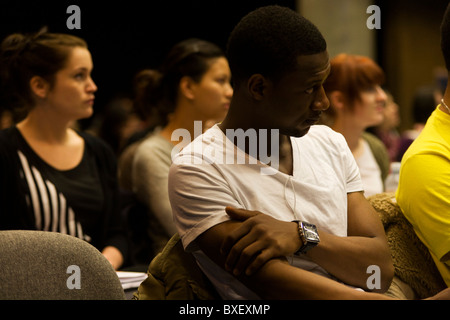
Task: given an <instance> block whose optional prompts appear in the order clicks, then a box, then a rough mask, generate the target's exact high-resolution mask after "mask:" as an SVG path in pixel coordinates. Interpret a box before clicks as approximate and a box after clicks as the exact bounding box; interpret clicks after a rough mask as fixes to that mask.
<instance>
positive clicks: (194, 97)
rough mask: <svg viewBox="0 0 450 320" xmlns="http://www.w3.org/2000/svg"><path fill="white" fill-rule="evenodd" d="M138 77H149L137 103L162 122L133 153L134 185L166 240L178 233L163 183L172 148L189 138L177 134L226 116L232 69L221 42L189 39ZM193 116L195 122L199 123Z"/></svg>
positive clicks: (201, 128)
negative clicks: (151, 109) (151, 108)
mask: <svg viewBox="0 0 450 320" xmlns="http://www.w3.org/2000/svg"><path fill="white" fill-rule="evenodd" d="M140 76H141V77H144V78H147V80H146V81H147V85H146V86H145V85H144V86H142V82H140V83H141V86H140V88H141V90H143V92H144V93H143V94H140V95H138V96H140V97H143V99H146V100H145V101H143V102H141V105H143V104H145V103H147V104H151V105H153V106H156V108H157V110H158V111H159V114H160V118H161V119H162V125H161V126H159V127H158V128H157V129H156V130H154V132H153V133H152V134H151V135H150V136H148V137H147V138H146V139H145V140H144V141H143V142H142V143H141V144H140V145H139V147H138V148H137V150H136V152H135V154H134V160H133V166H132V185H133V186H132V188H133V191H134V192H135V193H136V194H137V197H138V199H140V200H141V201H142V202H143V203H144V204H145V205H146V206H147V207H148V208H150V210H151V212H152V213H153V214H154V216H155V218H156V221H157V223H158V224H159V225H160V226H161V228H160V229H159V230H155V233H156V232H161V233H162V236H161V237H162V238H163V239H164V238H166V237H170V236H171V235H172V234H174V233H175V232H176V229H175V225H174V222H173V218H172V209H171V206H170V202H169V196H168V185H167V183H168V174H169V167H170V165H171V163H172V152H173V150H178V148H179V147H180V145H178V144H179V143H181V144H184V143H186V142H190V141H184V138H181V136H180V135H179V134H178V133H185V134H186V133H189V136H190V139H191V140H193V139H194V137H195V135H196V134H199V133H200V134H201V133H202V131H204V130H206V129H207V128H208V127H210V126H211V125H212V124H214V123H217V122H220V121H222V120H223V119H224V118H225V116H226V114H227V112H228V108H229V104H230V100H231V96H232V94H233V90H232V88H231V85H230V79H231V74H230V69H229V66H228V61H227V59H226V58H225V55H224V53H223V52H222V50H221V49H220V48H219V47H217V46H216V45H215V44H212V43H210V42H207V41H204V40H199V39H188V40H185V41H182V42H180V43H178V44H176V45H175V46H174V47H173V48H172V49H171V51H170V52H169V54H168V55H167V57H166V59H165V61H164V63H163V65H162V66H161V68H160V70H158V71H155V70H153V71H143V72H142V73H141V74H140ZM195 121H199V122H197V128H195V123H194V122H195ZM176 130H179V131H176ZM172 134H174V136H173V137H172ZM184 136H185V137H186V136H187V135H184ZM179 140H180V141H179ZM174 147H176V148H177V149H174ZM164 243H165V242H164V240H162V241H161V244H164Z"/></svg>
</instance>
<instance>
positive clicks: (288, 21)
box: [227, 5, 327, 84]
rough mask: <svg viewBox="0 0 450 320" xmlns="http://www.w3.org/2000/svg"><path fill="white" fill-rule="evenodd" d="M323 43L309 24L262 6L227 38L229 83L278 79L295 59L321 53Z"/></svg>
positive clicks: (278, 8) (293, 14)
mask: <svg viewBox="0 0 450 320" xmlns="http://www.w3.org/2000/svg"><path fill="white" fill-rule="evenodd" d="M326 47H327V45H326V41H325V39H324V38H323V36H322V34H321V33H320V31H319V30H318V29H317V27H316V26H315V25H314V24H312V23H311V22H310V21H309V20H307V19H306V18H304V17H303V16H301V15H300V14H298V13H297V12H295V11H293V10H292V9H289V8H286V7H281V6H277V5H274V6H266V7H262V8H259V9H256V10H254V11H252V12H250V13H249V14H248V15H246V16H245V17H244V18H242V20H241V21H240V22H239V23H238V24H237V25H236V27H235V28H234V30H233V31H232V32H231V34H230V38H229V40H228V45H227V57H228V60H229V64H230V69H231V74H232V77H233V82H234V83H235V84H237V83H238V82H240V81H243V80H246V79H248V78H249V77H250V76H251V75H253V74H256V73H259V74H262V75H263V76H266V77H268V78H272V79H278V78H279V77H280V76H281V75H283V74H285V73H286V72H287V71H290V70H293V69H294V68H295V67H296V66H297V57H298V56H301V55H311V54H316V53H321V52H324V51H325V50H326Z"/></svg>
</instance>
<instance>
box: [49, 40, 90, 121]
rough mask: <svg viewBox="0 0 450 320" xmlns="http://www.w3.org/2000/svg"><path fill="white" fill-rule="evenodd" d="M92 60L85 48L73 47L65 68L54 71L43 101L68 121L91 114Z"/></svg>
mask: <svg viewBox="0 0 450 320" xmlns="http://www.w3.org/2000/svg"><path fill="white" fill-rule="evenodd" d="M92 69H93V62H92V57H91V54H90V52H89V51H88V50H87V49H86V48H82V47H75V48H73V49H71V52H70V53H69V56H68V59H67V63H66V65H65V67H64V68H63V69H61V70H59V71H58V72H57V73H56V74H55V82H54V85H53V87H51V88H50V89H49V91H48V94H47V96H46V98H45V100H46V103H47V104H48V105H49V106H51V107H52V108H53V110H54V111H56V112H57V113H58V114H59V115H61V116H62V117H64V118H67V119H69V120H79V119H83V118H88V117H90V116H91V115H92V113H93V105H94V99H95V96H94V93H95V92H96V91H97V86H96V85H95V83H94V81H93V80H92V78H91V72H92Z"/></svg>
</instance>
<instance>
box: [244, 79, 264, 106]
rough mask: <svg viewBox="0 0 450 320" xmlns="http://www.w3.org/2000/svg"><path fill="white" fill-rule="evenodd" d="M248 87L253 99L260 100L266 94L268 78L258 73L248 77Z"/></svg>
mask: <svg viewBox="0 0 450 320" xmlns="http://www.w3.org/2000/svg"><path fill="white" fill-rule="evenodd" d="M247 89H248V92H249V93H250V95H251V96H252V98H253V99H255V100H258V101H260V100H262V99H263V97H264V94H266V89H267V79H266V78H265V77H264V76H263V75H261V74H259V73H256V74H254V75H252V76H251V77H250V78H249V79H248V81H247Z"/></svg>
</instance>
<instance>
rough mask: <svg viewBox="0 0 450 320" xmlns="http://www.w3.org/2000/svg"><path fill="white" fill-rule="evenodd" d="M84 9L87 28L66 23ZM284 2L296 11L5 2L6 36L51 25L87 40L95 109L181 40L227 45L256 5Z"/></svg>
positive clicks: (225, 5) (210, 4)
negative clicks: (285, 8)
mask: <svg viewBox="0 0 450 320" xmlns="http://www.w3.org/2000/svg"><path fill="white" fill-rule="evenodd" d="M72 4H76V5H78V6H79V7H80V10H81V29H80V30H76V29H74V30H69V29H68V28H67V26H66V21H67V19H68V18H69V17H70V16H71V14H68V13H66V11H67V7H68V6H70V5H72ZM267 4H280V5H283V6H288V7H290V8H293V9H295V0H283V1H273V0H272V1H265V0H257V1H255V0H241V1H235V0H233V1H215V0H212V1H211V0H210V1H205V0H201V1H200V0H185V1H173V0H171V1H142V0H139V1H136V0H128V1H120V2H117V1H116V2H105V1H73V0H72V1H67V0H63V1H48V0H47V1H30V0H28V1H24V0H13V1H11V0H6V1H5V0H2V2H1V4H0V38H1V39H2V40H3V39H4V38H5V37H6V36H7V35H9V34H11V33H14V32H23V33H28V32H36V31H38V30H39V29H40V28H41V27H43V26H47V27H48V28H49V31H50V32H63V33H70V34H74V35H77V36H79V37H81V38H83V39H85V40H86V41H87V43H88V46H89V49H90V51H91V53H92V57H93V60H94V70H93V73H92V77H93V79H94V81H95V82H96V84H97V86H98V88H99V90H98V92H97V93H96V102H95V110H96V112H100V111H101V110H102V108H103V106H104V105H105V104H106V103H107V102H108V100H109V99H111V98H112V97H113V96H115V95H118V94H122V93H125V94H131V90H132V87H131V86H132V78H133V76H134V75H135V74H136V73H137V72H138V71H139V70H141V69H143V68H156V67H158V65H159V64H160V62H161V60H162V59H163V57H164V55H165V54H166V53H167V51H168V50H169V49H170V47H171V46H172V45H174V44H175V43H176V42H178V41H181V40H183V39H186V38H189V37H197V38H202V39H205V40H209V41H212V42H214V43H216V44H217V45H219V46H220V47H221V48H222V49H225V46H226V41H227V38H228V35H229V33H230V32H231V30H232V29H233V27H234V26H235V25H236V23H237V22H238V21H239V20H240V19H241V18H242V17H243V16H244V15H245V14H247V13H248V12H250V11H252V10H253V9H255V8H257V7H260V6H263V5H267Z"/></svg>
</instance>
